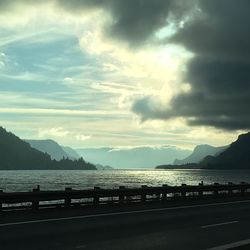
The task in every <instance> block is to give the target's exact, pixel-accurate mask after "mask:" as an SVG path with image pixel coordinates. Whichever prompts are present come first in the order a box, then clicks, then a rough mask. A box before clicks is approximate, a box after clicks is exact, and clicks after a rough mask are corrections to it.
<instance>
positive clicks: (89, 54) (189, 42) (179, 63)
mask: <svg viewBox="0 0 250 250" xmlns="http://www.w3.org/2000/svg"><path fill="white" fill-rule="evenodd" d="M249 21H250V1H249V0H238V1H235V0H214V1H211V0H189V1H186V0H126V1H125V0H70V1H68V0H37V1H32V0H11V1H10V0H0V100H1V102H0V124H1V125H2V126H4V127H6V128H7V129H8V130H11V131H13V132H14V133H16V134H17V135H19V136H20V137H22V138H30V139H31V138H33V139H34V138H38V139H45V138H52V139H55V140H57V141H58V142H59V143H61V144H65V145H71V146H73V147H99V146H126V147H134V146H140V145H152V146H153V145H158V146H159V145H169V144H170V145H176V146H180V147H185V148H192V147H193V146H194V145H196V144H201V143H209V144H212V145H224V144H227V143H229V142H231V141H232V140H234V139H235V138H236V136H237V135H238V134H239V133H242V132H244V131H247V130H248V129H249V128H250V109H249V105H250V84H249V83H250V59H249V55H250V32H249V27H248V25H249Z"/></svg>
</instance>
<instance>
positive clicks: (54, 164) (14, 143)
mask: <svg viewBox="0 0 250 250" xmlns="http://www.w3.org/2000/svg"><path fill="white" fill-rule="evenodd" d="M0 169H1V170H23V169H29V170H37V169H41V170H43V169H53V170H56V169H63V170H64V169H65V170H66V169H67V170H71V169H79V170H87V169H93V170H94V169H96V167H95V166H94V165H93V164H90V163H87V162H85V161H84V160H83V159H82V158H81V159H79V160H75V161H72V160H69V159H63V160H60V161H56V160H52V159H51V157H50V155H48V154H46V153H43V152H41V151H38V150H37V149H34V148H32V147H31V146H30V144H29V143H27V142H25V141H23V140H21V139H20V138H19V137H17V136H15V135H14V134H12V133H10V132H7V131H6V130H5V129H4V128H2V127H0Z"/></svg>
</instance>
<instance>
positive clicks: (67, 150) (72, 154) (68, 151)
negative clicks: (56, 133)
mask: <svg viewBox="0 0 250 250" xmlns="http://www.w3.org/2000/svg"><path fill="white" fill-rule="evenodd" d="M61 147H62V149H63V151H64V152H65V153H66V154H67V155H68V156H69V158H70V159H79V158H80V157H81V156H80V155H79V154H78V153H77V152H76V151H75V150H74V149H73V148H71V147H68V146H67V147H65V146H61Z"/></svg>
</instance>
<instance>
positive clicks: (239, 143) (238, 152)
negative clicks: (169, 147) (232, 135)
mask: <svg viewBox="0 0 250 250" xmlns="http://www.w3.org/2000/svg"><path fill="white" fill-rule="evenodd" d="M174 168H179V169H180V168H181V169H221V170H222V169H250V132H249V133H246V134H242V135H239V137H238V139H237V140H236V141H235V142H233V143H232V144H231V145H230V146H228V147H227V148H226V149H225V150H224V151H223V152H221V153H219V154H218V155H215V156H211V155H209V156H206V157H205V158H204V159H203V160H202V161H201V162H200V163H190V164H182V165H168V164H165V165H159V166H157V167H156V169H174Z"/></svg>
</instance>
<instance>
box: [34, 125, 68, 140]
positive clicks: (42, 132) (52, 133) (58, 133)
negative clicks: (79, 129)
mask: <svg viewBox="0 0 250 250" xmlns="http://www.w3.org/2000/svg"><path fill="white" fill-rule="evenodd" d="M69 133H70V132H69V131H67V130H65V129H64V128H62V127H57V128H49V129H42V128H40V129H39V130H38V137H40V138H45V137H48V138H49V137H65V136H67V135H68V134H69Z"/></svg>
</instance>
